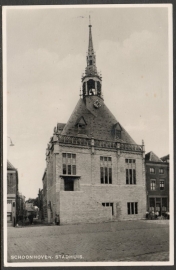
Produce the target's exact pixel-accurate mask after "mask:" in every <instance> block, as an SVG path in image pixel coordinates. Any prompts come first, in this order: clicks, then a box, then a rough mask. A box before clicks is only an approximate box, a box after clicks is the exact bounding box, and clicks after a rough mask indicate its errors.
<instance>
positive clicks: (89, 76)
mask: <svg viewBox="0 0 176 270" xmlns="http://www.w3.org/2000/svg"><path fill="white" fill-rule="evenodd" d="M86 60H87V66H86V69H85V74H84V75H83V77H82V83H83V87H82V93H83V98H84V97H85V96H91V95H95V96H99V97H101V98H102V92H101V83H102V78H101V75H99V74H98V72H97V67H96V56H95V53H94V49H93V39H92V25H91V22H90V16H89V44H88V53H87V59H86Z"/></svg>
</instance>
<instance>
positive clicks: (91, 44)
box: [88, 15, 94, 55]
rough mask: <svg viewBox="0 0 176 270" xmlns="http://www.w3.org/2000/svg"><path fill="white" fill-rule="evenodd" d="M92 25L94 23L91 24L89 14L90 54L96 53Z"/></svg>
mask: <svg viewBox="0 0 176 270" xmlns="http://www.w3.org/2000/svg"><path fill="white" fill-rule="evenodd" d="M91 27H92V25H91V21H90V15H89V46H88V54H90V55H92V54H94V49H93V41H92V31H91Z"/></svg>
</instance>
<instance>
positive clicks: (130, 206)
mask: <svg viewBox="0 0 176 270" xmlns="http://www.w3.org/2000/svg"><path fill="white" fill-rule="evenodd" d="M127 213H128V215H136V214H138V203H137V202H128V203H127Z"/></svg>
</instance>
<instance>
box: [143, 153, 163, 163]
mask: <svg viewBox="0 0 176 270" xmlns="http://www.w3.org/2000/svg"><path fill="white" fill-rule="evenodd" d="M145 160H146V161H153V162H163V161H162V160H161V159H160V158H159V157H158V156H157V155H155V153H153V152H152V151H151V152H149V153H147V154H146V155H145Z"/></svg>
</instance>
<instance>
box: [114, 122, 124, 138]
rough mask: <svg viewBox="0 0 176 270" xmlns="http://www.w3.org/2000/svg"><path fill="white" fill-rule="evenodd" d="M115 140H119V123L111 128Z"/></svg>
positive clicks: (120, 130) (120, 129)
mask: <svg viewBox="0 0 176 270" xmlns="http://www.w3.org/2000/svg"><path fill="white" fill-rule="evenodd" d="M113 129H114V138H115V140H118V139H121V132H122V128H121V126H120V124H119V123H116V124H115V125H114V127H113Z"/></svg>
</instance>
